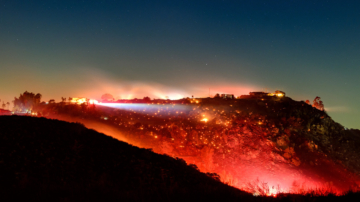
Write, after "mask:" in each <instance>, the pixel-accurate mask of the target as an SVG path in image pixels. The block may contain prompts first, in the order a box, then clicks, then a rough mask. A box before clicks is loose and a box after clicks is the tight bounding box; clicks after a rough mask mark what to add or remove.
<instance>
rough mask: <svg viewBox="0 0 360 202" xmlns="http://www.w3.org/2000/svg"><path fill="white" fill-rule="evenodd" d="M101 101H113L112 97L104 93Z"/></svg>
mask: <svg viewBox="0 0 360 202" xmlns="http://www.w3.org/2000/svg"><path fill="white" fill-rule="evenodd" d="M101 99H102V100H105V101H110V100H114V96H112V95H111V94H109V93H105V94H104V95H102V96H101Z"/></svg>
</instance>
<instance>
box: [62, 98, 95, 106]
mask: <svg viewBox="0 0 360 202" xmlns="http://www.w3.org/2000/svg"><path fill="white" fill-rule="evenodd" d="M69 102H70V103H73V104H79V105H80V104H83V103H85V104H98V103H99V102H98V101H97V100H93V99H88V98H72V99H71V100H69Z"/></svg>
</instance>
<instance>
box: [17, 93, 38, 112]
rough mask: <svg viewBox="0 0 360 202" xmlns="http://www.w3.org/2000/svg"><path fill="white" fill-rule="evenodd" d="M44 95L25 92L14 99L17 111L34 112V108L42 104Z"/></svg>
mask: <svg viewBox="0 0 360 202" xmlns="http://www.w3.org/2000/svg"><path fill="white" fill-rule="evenodd" d="M41 97H42V95H41V94H40V93H38V94H36V95H35V94H34V93H29V92H27V91H25V92H24V93H23V94H20V96H19V98H16V97H15V98H14V101H13V103H14V108H15V110H21V111H22V110H32V108H33V107H34V106H35V105H37V104H39V103H40V102H41Z"/></svg>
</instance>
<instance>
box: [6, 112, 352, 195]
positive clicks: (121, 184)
mask: <svg viewBox="0 0 360 202" xmlns="http://www.w3.org/2000/svg"><path fill="white" fill-rule="evenodd" d="M0 168H1V172H0V200H1V201H8V200H9V199H11V200H16V201H19V200H22V201H184V200H187V201H277V200H279V201H344V200H345V201H348V200H349V199H356V198H358V197H357V196H358V194H354V193H350V194H348V195H346V196H342V197H334V196H327V197H313V196H311V195H307V196H301V195H287V196H280V195H278V198H266V197H253V196H252V195H251V194H247V193H246V192H243V191H240V190H238V189H235V188H233V187H230V186H228V185H226V184H223V183H221V182H219V181H218V180H217V179H216V178H217V175H216V174H209V173H208V174H204V173H200V172H199V171H198V170H197V168H196V166H189V165H186V163H185V162H184V161H183V160H181V159H174V158H172V157H169V156H166V155H160V154H156V153H153V152H152V151H151V150H148V149H140V148H137V147H134V146H132V145H129V144H127V143H124V142H121V141H118V140H115V139H113V138H111V137H109V136H106V135H104V134H101V133H98V132H96V131H94V130H90V129H87V128H85V127H84V126H83V125H81V124H79V123H67V122H63V121H58V120H49V119H45V118H31V117H20V116H0ZM4 199H5V200H4Z"/></svg>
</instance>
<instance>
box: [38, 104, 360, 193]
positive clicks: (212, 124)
mask: <svg viewBox="0 0 360 202" xmlns="http://www.w3.org/2000/svg"><path fill="white" fill-rule="evenodd" d="M113 104H114V103H113ZM38 111H39V112H41V113H42V114H44V115H46V116H49V117H54V118H60V119H62V116H63V115H67V116H71V117H77V118H78V120H79V121H80V122H81V121H82V120H84V122H85V120H92V121H96V122H101V123H103V124H107V125H109V126H112V127H114V128H116V129H118V130H119V131H121V132H122V133H124V134H125V135H126V139H128V140H131V142H135V143H137V145H139V146H142V147H146V148H152V149H153V150H154V151H155V152H156V153H160V154H167V155H170V156H173V157H179V158H182V159H184V160H185V161H186V162H187V163H189V164H190V163H191V164H196V165H197V166H198V167H199V169H200V170H201V171H202V172H215V173H218V174H219V175H220V178H221V180H222V181H223V182H226V183H229V184H231V185H233V186H235V187H238V188H240V189H243V190H247V191H249V192H251V193H260V194H269V193H271V194H273V193H278V192H291V193H303V192H305V191H306V190H309V189H316V188H321V189H323V190H328V191H332V192H335V193H341V192H344V191H347V190H349V189H353V190H358V188H359V182H360V179H359V170H360V162H359V159H360V156H359V155H360V151H359V147H357V145H359V144H360V140H359V136H358V135H357V134H358V133H357V132H356V130H346V129H345V128H344V127H343V126H341V125H340V124H338V123H336V122H335V121H334V120H332V119H331V117H329V116H328V115H327V114H326V112H324V111H321V110H318V109H316V108H314V107H312V106H311V105H308V104H306V103H305V102H301V101H300V102H299V101H294V100H292V99H291V98H288V97H284V98H281V99H273V98H270V99H267V98H265V99H255V98H249V99H221V98H219V99H216V98H203V99H190V100H178V101H166V100H164V101H155V100H154V101H151V102H150V103H118V105H116V106H115V105H109V106H107V105H106V104H105V105H104V106H100V105H96V106H94V105H89V106H86V105H81V106H80V105H64V104H53V105H46V106H42V107H38ZM64 120H67V119H66V118H65V119H64ZM264 185H266V186H264ZM264 187H265V188H264Z"/></svg>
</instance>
